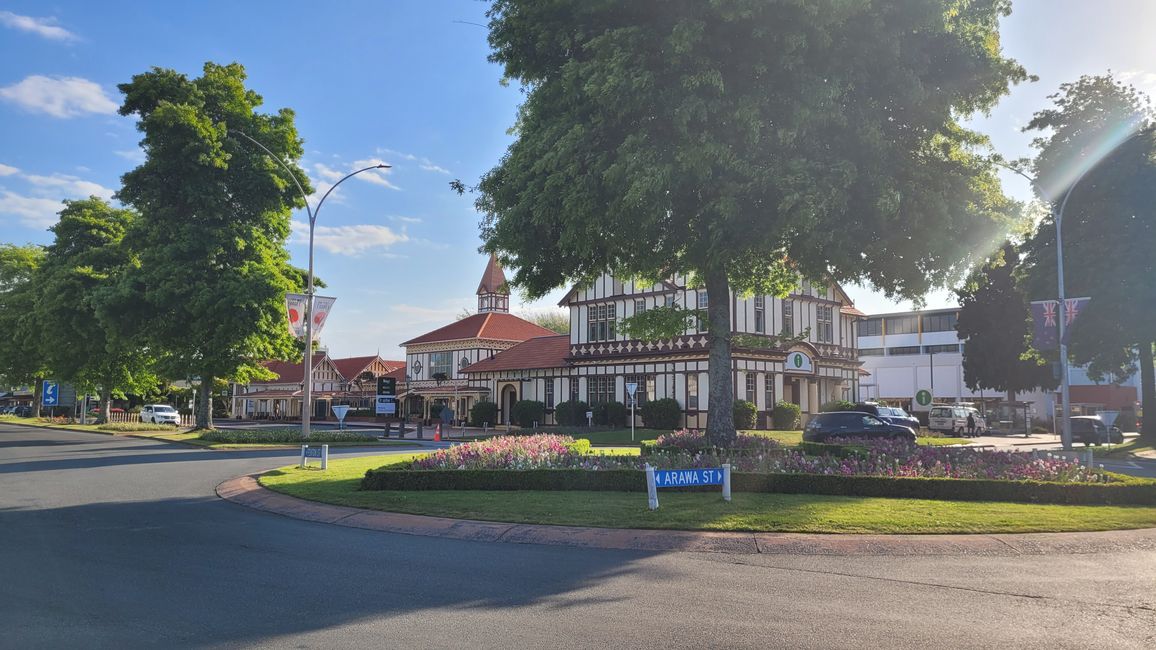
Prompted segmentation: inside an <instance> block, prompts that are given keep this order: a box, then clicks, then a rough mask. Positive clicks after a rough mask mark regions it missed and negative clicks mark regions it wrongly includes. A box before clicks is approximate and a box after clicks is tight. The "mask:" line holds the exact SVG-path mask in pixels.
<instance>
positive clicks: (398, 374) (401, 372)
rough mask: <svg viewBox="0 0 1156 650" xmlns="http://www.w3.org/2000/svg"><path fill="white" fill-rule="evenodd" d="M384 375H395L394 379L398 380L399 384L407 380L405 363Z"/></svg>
mask: <svg viewBox="0 0 1156 650" xmlns="http://www.w3.org/2000/svg"><path fill="white" fill-rule="evenodd" d="M382 376H383V377H393V378H394V379H396V380H397V383H399V384H400V383H402V382H403V381H405V364H402V365H401V366H400V367H398V368H394V369H393V370H390V371H389V372H387V373H385V374H384V375H382Z"/></svg>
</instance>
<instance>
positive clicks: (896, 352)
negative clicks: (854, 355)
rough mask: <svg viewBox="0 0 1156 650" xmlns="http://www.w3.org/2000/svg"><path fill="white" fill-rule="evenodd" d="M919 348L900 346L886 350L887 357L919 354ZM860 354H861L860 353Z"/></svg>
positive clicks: (915, 346) (916, 346)
mask: <svg viewBox="0 0 1156 650" xmlns="http://www.w3.org/2000/svg"><path fill="white" fill-rule="evenodd" d="M919 352H920V348H919V346H918V345H901V346H899V347H895V348H887V356H889V357H899V356H904V355H909V354H919ZM860 354H862V352H860Z"/></svg>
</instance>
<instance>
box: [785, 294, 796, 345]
mask: <svg viewBox="0 0 1156 650" xmlns="http://www.w3.org/2000/svg"><path fill="white" fill-rule="evenodd" d="M783 331H784V332H786V334H787V336H794V335H795V303H794V301H793V300H784V301H783Z"/></svg>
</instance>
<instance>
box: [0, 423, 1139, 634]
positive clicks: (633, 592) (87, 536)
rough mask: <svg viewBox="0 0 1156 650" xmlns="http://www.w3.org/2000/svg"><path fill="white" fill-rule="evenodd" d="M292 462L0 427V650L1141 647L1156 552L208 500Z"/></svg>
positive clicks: (275, 456)
mask: <svg viewBox="0 0 1156 650" xmlns="http://www.w3.org/2000/svg"><path fill="white" fill-rule="evenodd" d="M291 456H292V454H290V453H287V452H214V451H207V450H197V449H186V448H181V447H176V446H172V445H167V444H165V443H158V442H152V441H145V440H137V439H123V438H121V439H114V438H109V437H105V436H98V435H94V434H82V433H69V432H61V431H46V430H42V429H29V428H17V427H8V426H3V427H0V647H4V648H72V647H83V648H136V647H166V648H168V647H297V648H314V647H316V648H332V647H388V648H427V647H428V648H455V647H469V648H491V647H492V648H522V647H534V648H541V647H551V648H569V647H601V648H619V647H623V648H632V647H664V648H681V647H698V648H703V647H712V648H715V647H755V646H758V647H800V648H832V647H846V648H863V647H882V648H927V647H938V648H955V647H961V648H991V647H997V646H998V647H1006V648H1035V647H1038V648H1049V649H1054V648H1085V647H1090V646H1099V647H1108V648H1152V647H1156V552H1152V551H1142V550H1136V549H1127V548H1123V549H1121V550H1120V551H1119V552H1114V553H1108V554H1070V555H1057V556H1008V555H1004V556H995V557H975V556H961V557H879V556H866V557H864V556H856V557H824V556H789V555H741V556H740V555H723V554H689V553H641V552H623V551H606V550H587V549H576V548H567V547H552V546H533V545H517V544H499V543H479V542H464V541H454V540H444V539H433V538H425V537H411V536H406V535H392V534H385V533H380V532H374V531H366V530H359V529H353V528H342V527H335V526H328V525H325V524H317V523H310V522H305V521H299V520H294V519H288V518H284V517H280V516H278V515H272V514H267V513H262V512H258V511H253V510H249V509H247V508H244V507H241V506H238V505H235V504H232V503H228V502H224V501H222V500H220V499H218V498H217V497H216V496H215V495H214V492H213V488H214V486H216V485H217V484H218V483H219V482H221V481H223V480H225V479H228V478H231V477H234V476H237V475H240V474H244V473H248V472H252V471H256V470H259V469H263V468H268V467H273V466H277V465H280V464H286V463H288V462H291V461H290V460H289V459H290V458H291ZM510 498H517V496H516V495H515V494H511V496H510ZM592 498H596V497H593V496H592Z"/></svg>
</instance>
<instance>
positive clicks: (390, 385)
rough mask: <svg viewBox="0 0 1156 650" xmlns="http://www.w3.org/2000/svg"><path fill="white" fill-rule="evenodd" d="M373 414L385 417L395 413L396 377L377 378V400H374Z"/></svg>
mask: <svg viewBox="0 0 1156 650" xmlns="http://www.w3.org/2000/svg"><path fill="white" fill-rule="evenodd" d="M373 413H374V415H384V416H387V417H390V416H395V415H397V379H396V378H394V377H378V378H377V401H376V402H374V409H373Z"/></svg>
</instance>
